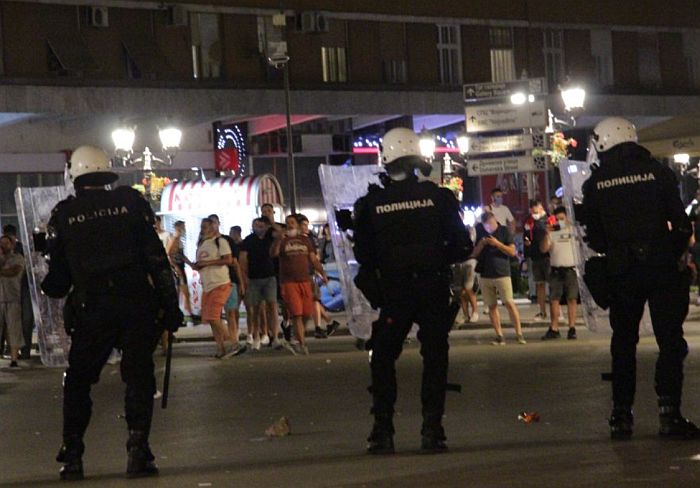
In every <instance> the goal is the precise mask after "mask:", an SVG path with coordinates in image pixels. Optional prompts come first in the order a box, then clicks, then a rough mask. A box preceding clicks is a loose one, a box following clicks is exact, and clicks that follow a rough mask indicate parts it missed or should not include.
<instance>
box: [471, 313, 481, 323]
mask: <svg viewBox="0 0 700 488" xmlns="http://www.w3.org/2000/svg"><path fill="white" fill-rule="evenodd" d="M478 321H479V312H474V313H472V314H471V315H470V316H469V323H470V324H473V323H474V322H478Z"/></svg>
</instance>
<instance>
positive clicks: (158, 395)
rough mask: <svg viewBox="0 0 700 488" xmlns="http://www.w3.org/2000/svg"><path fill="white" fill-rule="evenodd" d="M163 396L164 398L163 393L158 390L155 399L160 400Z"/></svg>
mask: <svg viewBox="0 0 700 488" xmlns="http://www.w3.org/2000/svg"><path fill="white" fill-rule="evenodd" d="M162 396H163V392H162V391H160V390H156V392H155V393H154V394H153V399H154V400H158V399H159V398H160V397H162Z"/></svg>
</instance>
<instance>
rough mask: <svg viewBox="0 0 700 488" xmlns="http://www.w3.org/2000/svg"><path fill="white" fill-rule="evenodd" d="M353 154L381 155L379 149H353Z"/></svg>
mask: <svg viewBox="0 0 700 488" xmlns="http://www.w3.org/2000/svg"><path fill="white" fill-rule="evenodd" d="M352 153H353V154H379V148H378V147H353V148H352Z"/></svg>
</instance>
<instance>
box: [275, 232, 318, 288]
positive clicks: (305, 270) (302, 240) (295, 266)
mask: <svg viewBox="0 0 700 488" xmlns="http://www.w3.org/2000/svg"><path fill="white" fill-rule="evenodd" d="M313 252H315V249H314V247H313V244H311V241H310V240H309V238H308V237H306V236H297V237H284V238H283V239H282V242H281V244H280V256H279V259H280V282H281V283H301V282H304V281H309V280H310V276H309V254H311V253H313Z"/></svg>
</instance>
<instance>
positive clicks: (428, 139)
mask: <svg viewBox="0 0 700 488" xmlns="http://www.w3.org/2000/svg"><path fill="white" fill-rule="evenodd" d="M418 147H419V148H420V153H421V155H422V156H423V157H424V158H426V159H430V158H432V157H433V156H434V155H435V136H434V135H433V134H432V133H431V132H429V131H427V130H425V129H423V130H422V131H421V133H420V139H419V140H418Z"/></svg>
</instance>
